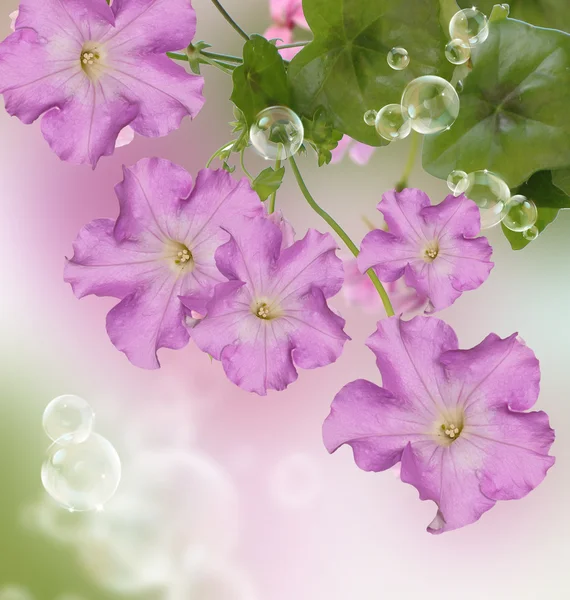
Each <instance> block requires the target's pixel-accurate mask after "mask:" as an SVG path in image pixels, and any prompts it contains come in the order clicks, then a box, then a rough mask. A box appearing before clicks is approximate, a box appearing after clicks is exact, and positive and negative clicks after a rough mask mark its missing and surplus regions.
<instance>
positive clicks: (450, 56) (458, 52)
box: [445, 39, 471, 65]
mask: <svg viewBox="0 0 570 600" xmlns="http://www.w3.org/2000/svg"><path fill="white" fill-rule="evenodd" d="M445 57H446V58H447V60H448V61H449V62H450V63H451V64H452V65H463V64H465V63H466V62H467V61H468V60H469V58H470V57H471V47H470V46H469V44H467V43H466V42H464V41H463V40H459V39H456V40H451V42H449V44H447V46H446V47H445Z"/></svg>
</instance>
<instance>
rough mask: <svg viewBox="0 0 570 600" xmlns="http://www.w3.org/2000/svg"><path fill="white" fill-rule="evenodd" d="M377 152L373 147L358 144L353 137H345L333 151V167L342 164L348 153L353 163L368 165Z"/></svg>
mask: <svg viewBox="0 0 570 600" xmlns="http://www.w3.org/2000/svg"><path fill="white" fill-rule="evenodd" d="M375 150H376V148H374V147H373V146H368V145H366V144H363V143H362V142H357V141H356V140H353V139H352V138H351V137H348V136H347V135H344V136H342V138H341V140H340V142H339V143H338V144H337V147H336V148H335V149H334V150H333V151H332V160H331V165H335V164H337V163H339V162H341V161H342V159H343V158H344V156H345V154H346V153H347V152H348V155H349V156H350V158H351V160H352V162H354V163H356V164H357V165H361V166H364V165H367V164H368V163H369V161H370V159H371V158H372V155H373V154H374V151H375Z"/></svg>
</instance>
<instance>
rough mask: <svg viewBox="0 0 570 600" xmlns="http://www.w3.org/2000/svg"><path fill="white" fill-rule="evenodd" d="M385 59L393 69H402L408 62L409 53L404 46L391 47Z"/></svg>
mask: <svg viewBox="0 0 570 600" xmlns="http://www.w3.org/2000/svg"><path fill="white" fill-rule="evenodd" d="M386 60H387V61H388V64H389V65H390V67H391V68H392V69H394V70H395V71H403V70H404V69H405V68H406V67H407V66H408V65H409V64H410V55H409V54H408V51H407V50H406V49H405V48H392V50H390V52H388V56H387V57H386Z"/></svg>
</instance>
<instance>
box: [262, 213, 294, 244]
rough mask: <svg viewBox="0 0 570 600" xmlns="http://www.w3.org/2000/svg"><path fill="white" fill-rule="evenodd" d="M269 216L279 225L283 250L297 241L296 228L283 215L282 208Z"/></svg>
mask: <svg viewBox="0 0 570 600" xmlns="http://www.w3.org/2000/svg"><path fill="white" fill-rule="evenodd" d="M267 218H268V219H269V220H270V221H271V222H272V223H275V225H277V227H279V229H280V230H281V235H282V236H283V239H282V241H281V250H284V249H285V248H288V247H289V246H290V245H291V244H293V242H294V241H295V230H294V229H293V226H292V225H291V223H290V222H289V221H288V220H287V219H286V218H285V217H284V216H283V213H282V212H281V211H280V210H276V211H275V212H273V213H271V214H270V215H267Z"/></svg>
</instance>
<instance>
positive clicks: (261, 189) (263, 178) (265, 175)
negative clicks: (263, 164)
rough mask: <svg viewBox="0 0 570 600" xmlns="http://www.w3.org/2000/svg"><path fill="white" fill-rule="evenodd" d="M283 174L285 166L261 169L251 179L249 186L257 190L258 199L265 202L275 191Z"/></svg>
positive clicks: (279, 185)
mask: <svg viewBox="0 0 570 600" xmlns="http://www.w3.org/2000/svg"><path fill="white" fill-rule="evenodd" d="M283 175H285V167H281V168H280V169H277V170H275V169H274V168H273V167H268V168H267V169H265V170H263V171H261V173H260V174H259V175H258V176H257V177H256V178H255V179H254V180H253V182H252V184H251V187H252V188H253V189H254V190H255V191H256V192H257V195H258V196H259V199H260V200H261V201H262V202H265V201H266V200H267V198H269V196H271V194H273V193H274V192H276V191H277V190H278V189H279V188H280V187H281V183H282V181H283Z"/></svg>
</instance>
